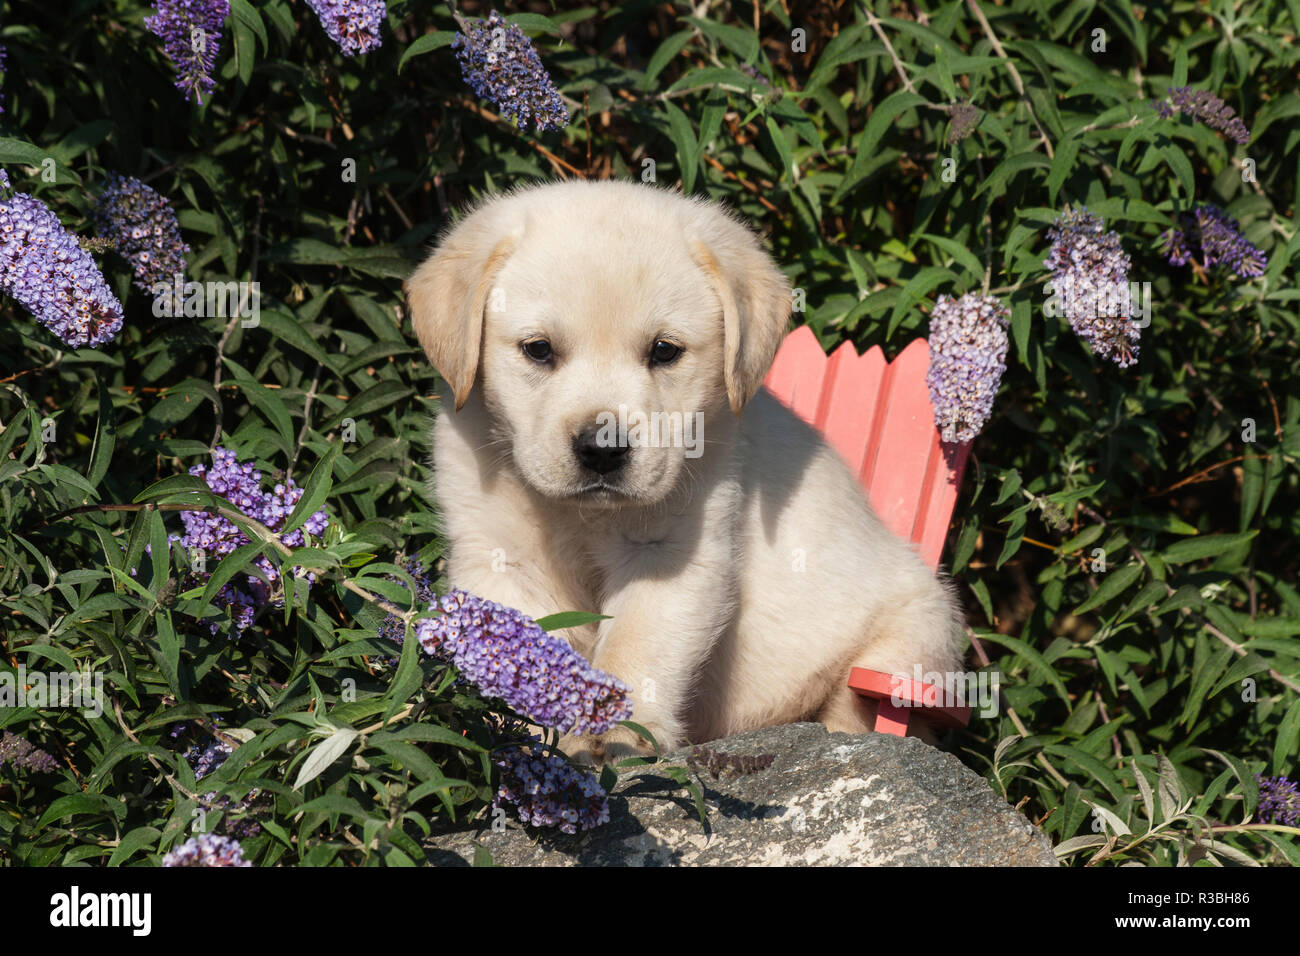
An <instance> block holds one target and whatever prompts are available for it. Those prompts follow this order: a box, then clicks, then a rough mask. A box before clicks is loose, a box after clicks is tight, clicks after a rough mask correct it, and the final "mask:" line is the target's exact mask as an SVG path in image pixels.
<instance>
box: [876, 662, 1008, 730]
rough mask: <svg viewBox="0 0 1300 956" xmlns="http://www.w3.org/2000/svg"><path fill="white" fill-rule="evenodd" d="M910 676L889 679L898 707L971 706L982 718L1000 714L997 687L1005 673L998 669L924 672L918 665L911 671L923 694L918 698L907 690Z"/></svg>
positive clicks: (891, 698)
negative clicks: (1002, 673) (906, 691)
mask: <svg viewBox="0 0 1300 956" xmlns="http://www.w3.org/2000/svg"><path fill="white" fill-rule="evenodd" d="M907 680H908V678H906V677H898V676H895V677H894V679H893V680H892V681H891V682H890V694H889V702H890V703H891V704H893V705H894V706H895V707H969V708H971V709H972V710H975V711H976V712H977V713H978V714H979V715H980V716H981V717H996V716H997V713H998V700H999V697H998V688H999V687H1000V686H1001V684H1002V675H1001V674H999V673H998V672H997V671H966V672H963V671H948V672H947V673H939V672H938V671H928V672H926V673H922V672H921V665H920V664H917V665H915V666H914V667H913V670H912V677H911V681H912V687H913V688H918V685H924V686H923V687H919V688H918V689H919V690H920V693H921V697H920V699H919V700H918V699H916V698H914V697H912V696H910V695H908V694H905V693H904V691H905V690H907V689H908V688H906V687H905V686H904V685H905V683H906V681H907Z"/></svg>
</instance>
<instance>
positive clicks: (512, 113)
mask: <svg viewBox="0 0 1300 956" xmlns="http://www.w3.org/2000/svg"><path fill="white" fill-rule="evenodd" d="M463 29H464V30H465V32H464V33H461V34H458V35H457V36H456V39H455V40H453V41H452V44H451V45H452V49H454V50H455V51H456V59H457V60H459V61H460V71H461V75H462V76H463V77H464V78H465V82H466V83H468V84H469V87H470V89H472V90H473V91H474V92H475V93H476V94H478V95H479V96H481V97H483V98H484V99H487V100H491V101H492V102H493V103H495V104H496V105H497V108H498V109H499V110H501V113H502V115H503V116H505V117H506V119H508V120H511V121H513V122H514V124H515V125H516V126H518V127H519V128H520V129H527V128H528V124H529V122H530V121H531V122H532V124H533V128H534V129H535V130H537V131H541V130H548V129H563V128H564V127H565V126H567V125H568V124H569V110H568V108H567V107H566V106H565V105H564V99H563V97H561V96H560V91H559V90H558V89H556V87H555V84H554V83H552V82H551V78H550V76H548V75H547V73H546V68H545V67H544V66H542V58H541V57H540V56H538V55H537V50H536V49H534V47H533V44H532V41H531V40H529V39H528V37H527V36H525V35H524V32H523V31H522V30H520V29H519V28H518V27H517V26H515V25H514V24H512V23H507V22H506V20H505V19H504V18H503V17H502V16H501V14H499V13H497V12H496V11H495V10H493V11H492V12H491V14H490V15H489V16H488V18H487V19H486V20H479V21H477V22H476V23H469V24H465V26H464V28H463Z"/></svg>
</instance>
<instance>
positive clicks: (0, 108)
mask: <svg viewBox="0 0 1300 956" xmlns="http://www.w3.org/2000/svg"><path fill="white" fill-rule="evenodd" d="M8 59H9V48H8V47H7V46H5V45H4V44H3V43H0V73H4V72H5V63H6V61H8ZM4 111H5V97H4V94H3V93H0V113H3V112H4ZM5 188H8V183H6V184H5Z"/></svg>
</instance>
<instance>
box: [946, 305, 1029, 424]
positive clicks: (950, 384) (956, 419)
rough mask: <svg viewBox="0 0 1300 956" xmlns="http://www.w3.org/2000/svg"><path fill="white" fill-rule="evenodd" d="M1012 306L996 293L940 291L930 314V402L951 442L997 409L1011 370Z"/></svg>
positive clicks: (984, 420)
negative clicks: (995, 404)
mask: <svg viewBox="0 0 1300 956" xmlns="http://www.w3.org/2000/svg"><path fill="white" fill-rule="evenodd" d="M1009 315H1010V312H1008V310H1007V307H1006V306H1004V305H1003V304H1002V303H1001V302H999V301H998V300H997V299H995V298H993V297H992V296H985V295H976V294H975V293H968V294H967V295H964V296H962V297H961V298H960V299H952V298H949V297H948V296H946V295H941V296H939V299H938V301H937V302H935V305H934V312H933V313H932V314H931V316H930V370H929V372H927V373H926V378H925V381H926V384H927V385H929V386H930V403H931V404H932V405H933V406H934V422H935V424H936V425H938V426H939V431H940V437H941V438H942V439H943V440H944V441H946V442H967V441H971V440H972V439H974V438H975V436H976V435H978V434H979V432H980V429H982V428H983V427H984V425H985V423H987V422H988V420H989V417H990V416H991V415H992V414H993V398H994V396H996V395H997V393H998V385H999V384H1000V383H1001V381H1002V375H1003V373H1004V372H1006V370H1007V317H1008V316H1009Z"/></svg>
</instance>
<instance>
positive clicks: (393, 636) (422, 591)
mask: <svg viewBox="0 0 1300 956" xmlns="http://www.w3.org/2000/svg"><path fill="white" fill-rule="evenodd" d="M405 564H406V571H407V573H408V574H410V575H411V578H412V580H414V581H415V600H414V601H413V602H412V606H413V607H430V606H432V605H433V604H435V603H436V602H437V600H438V594H437V592H436V591H435V590H434V589H433V576H432V575H431V574H429V573H428V572H427V571H425V570H424V565H423V564H421V563H420V561H419V559H418V558H410V559H409V560H407V561H406V563H405ZM390 580H392V581H394V582H395V583H404V582H400V581H399V579H398V578H393V577H391V576H390ZM379 636H380V637H385V638H388V640H390V641H396V642H397V643H398V644H401V643H402V642H403V641H404V640H405V639H406V622H405V621H403V620H402V619H401V618H400V617H398V616H397V615H396V614H390V615H388V617H386V618H385V619H384V621H383V622H382V623H381V624H380V625H379Z"/></svg>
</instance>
